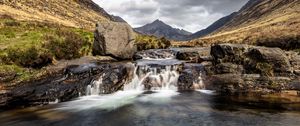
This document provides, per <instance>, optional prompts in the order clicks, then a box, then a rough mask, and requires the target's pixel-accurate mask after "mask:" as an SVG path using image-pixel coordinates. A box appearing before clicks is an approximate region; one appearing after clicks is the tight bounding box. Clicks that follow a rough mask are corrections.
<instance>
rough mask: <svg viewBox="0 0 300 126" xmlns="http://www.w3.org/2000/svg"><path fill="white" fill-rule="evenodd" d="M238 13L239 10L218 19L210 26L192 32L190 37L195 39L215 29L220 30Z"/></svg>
mask: <svg viewBox="0 0 300 126" xmlns="http://www.w3.org/2000/svg"><path fill="white" fill-rule="evenodd" d="M236 14H237V12H234V13H232V14H230V15H228V16H225V17H223V18H221V19H219V20H217V21H216V22H214V23H213V24H212V25H210V26H208V27H207V28H206V29H203V30H200V31H198V32H196V33H194V34H192V35H191V36H189V37H188V39H195V38H199V37H203V36H205V35H208V34H210V33H212V32H214V31H216V30H218V29H219V28H221V27H223V26H224V25H225V24H226V23H228V22H229V21H231V19H232V18H233V17H234V16H236Z"/></svg>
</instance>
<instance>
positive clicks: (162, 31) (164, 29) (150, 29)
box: [134, 20, 192, 41]
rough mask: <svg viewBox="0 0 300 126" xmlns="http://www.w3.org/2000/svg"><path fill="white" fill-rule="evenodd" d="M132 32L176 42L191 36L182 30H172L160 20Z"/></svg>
mask: <svg viewBox="0 0 300 126" xmlns="http://www.w3.org/2000/svg"><path fill="white" fill-rule="evenodd" d="M134 30H135V31H136V32H138V33H141V34H145V35H154V36H156V37H166V38H167V39H171V40H178V41H179V40H185V39H186V37H188V36H189V35H191V34H192V33H190V32H188V31H185V30H183V29H177V28H173V27H171V26H170V25H167V24H166V23H164V22H162V21H160V20H155V21H154V22H152V23H150V24H146V25H144V26H142V27H139V28H135V29H134Z"/></svg>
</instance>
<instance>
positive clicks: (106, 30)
mask: <svg viewBox="0 0 300 126" xmlns="http://www.w3.org/2000/svg"><path fill="white" fill-rule="evenodd" d="M134 39H135V35H134V32H133V30H132V28H131V27H130V26H129V25H128V24H127V23H120V22H110V23H101V24H97V27H96V30H95V41H94V45H93V55H102V56H112V57H114V58H116V59H131V58H132V56H133V54H134V53H135V52H136V46H135V44H134Z"/></svg>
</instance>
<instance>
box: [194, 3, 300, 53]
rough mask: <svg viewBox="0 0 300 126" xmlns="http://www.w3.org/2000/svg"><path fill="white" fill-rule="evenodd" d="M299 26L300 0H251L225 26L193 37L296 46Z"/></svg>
mask: <svg viewBox="0 0 300 126" xmlns="http://www.w3.org/2000/svg"><path fill="white" fill-rule="evenodd" d="M299 29H300V0H250V1H249V2H248V3H247V4H246V5H245V6H243V7H242V8H241V9H240V10H239V11H238V12H237V13H236V15H235V16H234V17H233V18H232V20H230V21H229V22H227V23H226V24H225V25H224V26H223V27H221V28H219V29H217V30H216V31H214V32H213V33H211V34H210V35H208V36H205V37H203V38H200V39H196V40H194V41H197V42H199V43H219V42H223V43H245V44H257V45H265V46H275V47H282V48H295V47H292V45H289V44H291V43H299V42H298V40H299V38H300V30H299ZM299 44H300V43H299ZM297 47H298V46H297Z"/></svg>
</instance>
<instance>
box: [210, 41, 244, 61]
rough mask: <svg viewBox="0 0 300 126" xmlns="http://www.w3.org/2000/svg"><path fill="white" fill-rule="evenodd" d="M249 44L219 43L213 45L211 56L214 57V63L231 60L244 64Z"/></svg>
mask: <svg viewBox="0 0 300 126" xmlns="http://www.w3.org/2000/svg"><path fill="white" fill-rule="evenodd" d="M248 48H249V46H248V45H241V44H219V45H214V46H212V47H211V53H210V54H211V56H212V57H213V58H214V63H225V62H231V63H236V64H242V62H243V61H244V59H245V57H244V54H245V52H247V50H248Z"/></svg>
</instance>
